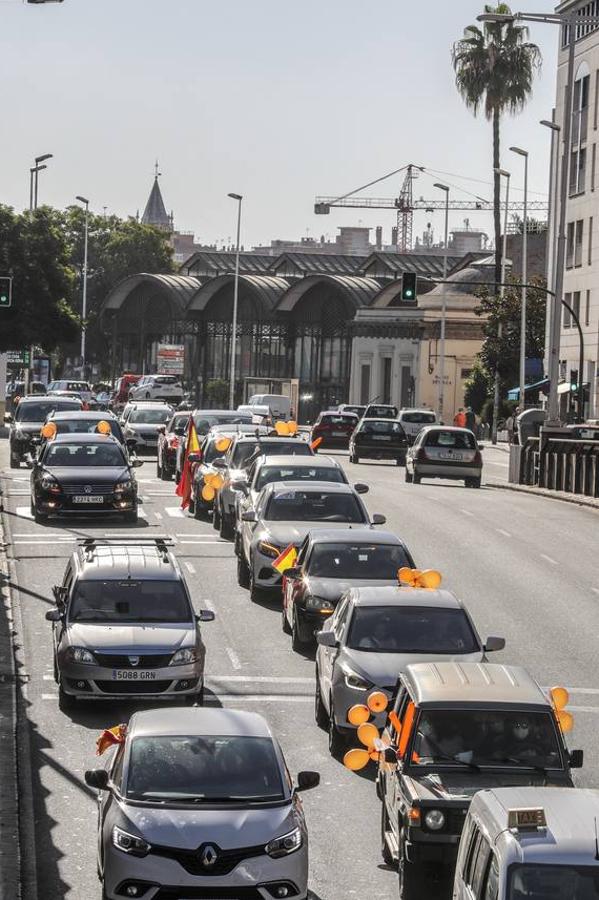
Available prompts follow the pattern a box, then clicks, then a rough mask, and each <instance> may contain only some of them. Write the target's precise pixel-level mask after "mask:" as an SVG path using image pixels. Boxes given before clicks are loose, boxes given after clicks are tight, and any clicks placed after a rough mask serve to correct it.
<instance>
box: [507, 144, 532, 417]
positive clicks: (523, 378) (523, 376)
mask: <svg viewBox="0 0 599 900" xmlns="http://www.w3.org/2000/svg"><path fill="white" fill-rule="evenodd" d="M510 151H511V152H512V153H517V154H518V156H523V157H524V221H523V223H522V308H521V310H520V412H524V410H525V409H526V300H527V288H526V285H527V281H528V152H527V151H526V150H522V148H521V147H510Z"/></svg>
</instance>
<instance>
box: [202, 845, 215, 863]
mask: <svg viewBox="0 0 599 900" xmlns="http://www.w3.org/2000/svg"><path fill="white" fill-rule="evenodd" d="M217 859H218V853H217V852H216V847H213V846H212V844H206V846H205V847H203V848H202V850H201V851H200V862H201V863H202V865H203V866H204V868H205V869H211V868H212V867H213V866H214V865H215V864H216V860H217Z"/></svg>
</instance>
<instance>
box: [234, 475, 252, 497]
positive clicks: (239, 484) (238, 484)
mask: <svg viewBox="0 0 599 900" xmlns="http://www.w3.org/2000/svg"><path fill="white" fill-rule="evenodd" d="M231 487H232V488H233V490H234V491H241V493H242V494H245V495H246V497H247V493H248V486H247V481H242V480H241V479H240V478H237V479H235V481H232V482H231Z"/></svg>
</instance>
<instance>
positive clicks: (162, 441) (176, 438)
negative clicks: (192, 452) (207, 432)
mask: <svg viewBox="0 0 599 900" xmlns="http://www.w3.org/2000/svg"><path fill="white" fill-rule="evenodd" d="M188 424H189V413H188V412H176V413H175V414H174V416H173V417H172V419H171V420H170V421H169V422H167V423H166V425H161V426H160V428H159V429H158V448H157V451H156V475H157V477H158V478H160V479H161V480H162V481H170V480H171V478H172V477H173V476H174V474H175V470H176V468H177V450H178V449H179V444H180V443H181V441H182V440H183V439H184V437H185V433H186V431H187V426H188Z"/></svg>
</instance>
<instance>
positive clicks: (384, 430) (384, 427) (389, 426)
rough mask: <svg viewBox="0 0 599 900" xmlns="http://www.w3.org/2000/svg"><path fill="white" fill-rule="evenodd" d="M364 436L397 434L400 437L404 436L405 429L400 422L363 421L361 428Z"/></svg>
mask: <svg viewBox="0 0 599 900" xmlns="http://www.w3.org/2000/svg"><path fill="white" fill-rule="evenodd" d="M360 432H361V433H362V434H395V435H399V436H400V437H401V436H402V435H403V428H402V427H401V425H400V424H399V422H390V421H388V420H385V419H383V420H381V421H377V420H376V419H363V420H362V424H361V426H360Z"/></svg>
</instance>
